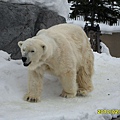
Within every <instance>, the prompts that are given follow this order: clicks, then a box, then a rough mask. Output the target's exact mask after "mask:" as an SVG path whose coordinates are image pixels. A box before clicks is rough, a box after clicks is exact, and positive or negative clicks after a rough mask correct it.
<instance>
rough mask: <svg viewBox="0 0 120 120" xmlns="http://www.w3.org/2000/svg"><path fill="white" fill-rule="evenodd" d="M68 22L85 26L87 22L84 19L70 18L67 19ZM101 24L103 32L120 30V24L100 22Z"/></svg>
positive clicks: (110, 32) (108, 32) (109, 32)
mask: <svg viewBox="0 0 120 120" xmlns="http://www.w3.org/2000/svg"><path fill="white" fill-rule="evenodd" d="M67 23H70V24H76V25H79V26H81V27H82V28H84V26H85V23H86V22H85V21H83V20H70V19H69V20H67ZM99 26H100V30H101V33H103V34H112V33H116V32H120V25H117V26H109V25H107V24H103V23H99Z"/></svg>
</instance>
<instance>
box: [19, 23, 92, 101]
mask: <svg viewBox="0 0 120 120" xmlns="http://www.w3.org/2000/svg"><path fill="white" fill-rule="evenodd" d="M18 45H19V47H20V48H21V53H22V56H25V55H26V54H27V55H26V57H27V58H28V60H27V62H31V64H30V65H29V66H28V71H29V75H28V76H29V89H28V93H27V94H26V95H25V100H27V101H30V102H37V101H39V100H40V94H41V90H42V78H43V74H44V73H45V72H46V71H49V72H50V73H52V74H54V75H56V76H58V77H60V81H61V84H62V87H63V91H62V93H61V96H62V97H67V98H69V97H75V96H76V95H87V93H88V92H91V91H92V89H93V85H92V80H91V78H92V74H93V67H94V65H93V62H94V57H93V53H92V50H91V47H90V43H89V41H88V38H87V36H86V34H85V33H84V31H83V30H82V29H81V28H80V27H78V26H76V25H71V24H60V25H56V26H53V27H51V28H49V29H46V30H41V31H39V32H38V33H37V35H36V36H34V37H33V38H29V39H27V40H26V41H24V42H19V43H18ZM24 47H25V50H24V52H25V53H24V52H23V48H24ZM31 50H35V52H34V53H31V52H30V51H31Z"/></svg>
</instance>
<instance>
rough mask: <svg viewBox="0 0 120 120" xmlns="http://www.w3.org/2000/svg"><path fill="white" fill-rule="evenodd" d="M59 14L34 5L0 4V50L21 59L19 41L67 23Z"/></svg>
mask: <svg viewBox="0 0 120 120" xmlns="http://www.w3.org/2000/svg"><path fill="white" fill-rule="evenodd" d="M65 22H66V20H65V18H63V17H61V16H59V15H58V14H57V13H55V12H53V11H50V10H48V9H47V8H40V7H38V6H36V5H32V4H13V3H8V2H0V50H4V51H6V52H8V53H9V54H11V57H12V58H13V59H20V58H21V54H20V49H19V47H18V45H17V43H18V41H21V40H25V39H27V38H29V37H32V36H34V35H35V34H36V33H37V31H38V30H40V29H43V28H49V27H51V26H53V25H56V24H60V23H65Z"/></svg>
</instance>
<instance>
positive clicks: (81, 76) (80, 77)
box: [77, 66, 93, 96]
mask: <svg viewBox="0 0 120 120" xmlns="http://www.w3.org/2000/svg"><path fill="white" fill-rule="evenodd" d="M87 67H88V66H87ZM92 74H93V66H91V67H90V69H89V67H88V69H87V70H86V69H85V68H84V67H81V68H80V69H79V71H78V72H77V83H78V90H77V96H80V95H82V96H86V95H87V94H88V93H89V92H91V91H92V90H93V84H92V80H91V79H92Z"/></svg>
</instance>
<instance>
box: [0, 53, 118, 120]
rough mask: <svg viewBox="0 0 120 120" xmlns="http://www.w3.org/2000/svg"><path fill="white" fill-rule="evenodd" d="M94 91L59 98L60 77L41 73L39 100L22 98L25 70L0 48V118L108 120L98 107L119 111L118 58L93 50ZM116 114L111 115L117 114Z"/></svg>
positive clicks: (2, 119) (25, 77) (25, 83)
mask: <svg viewBox="0 0 120 120" xmlns="http://www.w3.org/2000/svg"><path fill="white" fill-rule="evenodd" d="M94 56H95V73H94V76H93V83H94V91H93V92H92V93H91V94H89V95H88V96H87V97H76V98H71V99H66V98H62V97H60V96H59V94H60V93H61V91H62V87H61V84H60V83H59V80H58V79H57V78H56V77H54V76H51V75H47V74H46V75H45V76H44V89H43V92H42V101H41V102H39V103H29V102H26V101H23V96H24V94H25V93H26V91H27V69H26V68H25V67H24V66H23V65H22V61H21V60H12V59H10V57H9V55H8V54H7V53H5V52H3V51H0V120H110V119H111V118H112V116H113V115H111V114H105V115H103V114H97V110H98V109H110V110H111V109H119V110H120V58H114V57H111V56H108V55H106V54H105V53H102V54H98V53H94ZM116 116H117V115H114V117H116Z"/></svg>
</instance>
